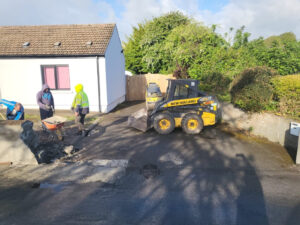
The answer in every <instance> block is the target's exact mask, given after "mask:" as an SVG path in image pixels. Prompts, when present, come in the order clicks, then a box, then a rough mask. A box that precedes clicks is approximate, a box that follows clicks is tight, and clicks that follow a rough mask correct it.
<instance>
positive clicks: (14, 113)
mask: <svg viewBox="0 0 300 225" xmlns="http://www.w3.org/2000/svg"><path fill="white" fill-rule="evenodd" d="M1 104H2V105H5V106H6V107H7V110H6V119H7V120H24V114H25V113H24V107H23V106H22V104H21V103H18V102H14V101H8V100H5V99H0V105H1Z"/></svg>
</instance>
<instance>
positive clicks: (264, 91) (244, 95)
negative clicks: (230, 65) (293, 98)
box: [230, 67, 277, 112]
mask: <svg viewBox="0 0 300 225" xmlns="http://www.w3.org/2000/svg"><path fill="white" fill-rule="evenodd" d="M276 74H277V73H276V72H275V71H274V70H272V69H270V68H268V67H254V68H249V69H246V70H244V71H243V72H242V73H240V74H239V75H238V76H237V77H236V78H235V79H234V80H233V82H232V87H231V91H230V93H231V101H232V103H234V104H235V105H236V106H238V107H240V108H241V109H244V110H246V111H254V112H259V111H261V110H264V109H269V107H270V105H272V98H273V86H272V85H271V83H270V80H271V78H272V77H273V76H275V75H276Z"/></svg>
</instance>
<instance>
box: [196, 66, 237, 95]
mask: <svg viewBox="0 0 300 225" xmlns="http://www.w3.org/2000/svg"><path fill="white" fill-rule="evenodd" d="M230 82H231V79H229V78H228V77H225V76H224V75H223V74H221V73H217V72H214V73H212V74H209V75H206V76H204V77H201V78H200V85H199V88H200V90H203V91H207V92H210V93H214V94H220V95H224V94H228V89H229V84H230Z"/></svg>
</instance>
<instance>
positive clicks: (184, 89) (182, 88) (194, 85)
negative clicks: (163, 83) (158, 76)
mask: <svg viewBox="0 0 300 225" xmlns="http://www.w3.org/2000/svg"><path fill="white" fill-rule="evenodd" d="M198 85H199V81H198V80H171V79H169V80H168V89H167V93H166V100H167V101H172V100H177V99H187V98H196V97H199V91H198ZM200 96H201V95H200Z"/></svg>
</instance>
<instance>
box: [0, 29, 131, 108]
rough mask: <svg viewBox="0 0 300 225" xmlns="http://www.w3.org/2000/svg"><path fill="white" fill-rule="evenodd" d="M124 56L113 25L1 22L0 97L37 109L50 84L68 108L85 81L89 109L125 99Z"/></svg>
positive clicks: (59, 103)
mask: <svg viewBox="0 0 300 225" xmlns="http://www.w3.org/2000/svg"><path fill="white" fill-rule="evenodd" d="M125 82H126V81H125V60H124V54H123V50H122V46H121V41H120V38H119V34H118V30H117V27H116V25H115V24H90V25H51V26H0V98H4V99H8V100H14V101H17V102H21V103H22V104H23V106H24V107H25V109H26V108H28V109H29V108H30V109H34V108H38V105H37V103H36V94H37V92H38V91H39V90H41V88H42V84H43V83H47V84H48V85H49V86H50V88H51V89H52V90H51V91H52V94H53V97H54V101H55V108H56V109H70V106H71V103H72V100H73V97H74V95H75V90H74V86H75V85H76V84H78V83H81V84H83V86H84V91H85V92H86V93H87V95H88V98H89V103H90V110H91V111H101V112H109V111H110V110H112V109H113V108H114V107H115V106H116V105H118V104H119V103H121V102H123V101H124V100H125V87H126V84H125Z"/></svg>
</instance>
